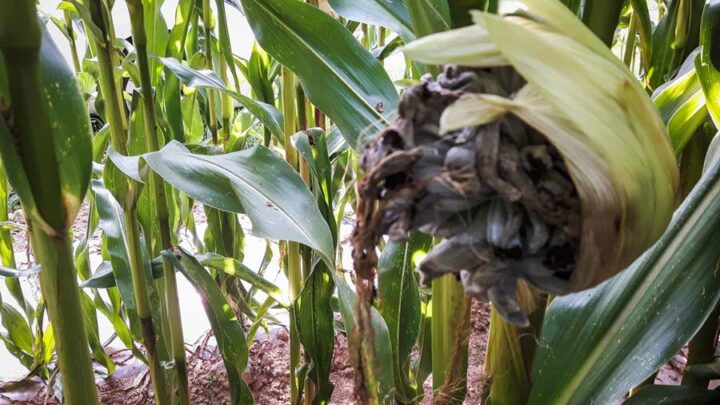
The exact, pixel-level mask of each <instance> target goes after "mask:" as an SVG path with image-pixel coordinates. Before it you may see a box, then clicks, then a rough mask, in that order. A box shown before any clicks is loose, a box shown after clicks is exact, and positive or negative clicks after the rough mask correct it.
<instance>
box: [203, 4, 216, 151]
mask: <svg viewBox="0 0 720 405" xmlns="http://www.w3.org/2000/svg"><path fill="white" fill-rule="evenodd" d="M202 10H203V28H204V29H205V58H206V59H207V60H206V62H205V63H206V65H205V67H206V68H207V69H208V70H212V71H214V70H215V68H214V64H215V63H214V62H213V53H212V48H213V45H212V31H213V30H212V9H211V8H210V0H203V1H202ZM215 96H216V92H215V91H214V90H210V89H207V98H208V115H209V118H208V126H209V127H210V134H211V135H212V140H213V144H215V145H217V144H218V133H217V113H216V112H215V109H216V106H215Z"/></svg>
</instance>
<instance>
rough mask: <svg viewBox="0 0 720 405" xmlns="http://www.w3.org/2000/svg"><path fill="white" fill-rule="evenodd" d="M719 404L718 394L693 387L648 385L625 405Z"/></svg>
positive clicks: (719, 394)
mask: <svg viewBox="0 0 720 405" xmlns="http://www.w3.org/2000/svg"><path fill="white" fill-rule="evenodd" d="M719 402H720V392H717V391H711V390H705V389H702V388H693V387H678V386H671V385H648V386H647V387H645V388H643V389H641V390H640V391H638V393H637V394H635V395H633V396H631V397H630V398H629V399H628V400H627V401H625V402H624V403H625V405H645V404H655V405H683V404H693V405H713V404H717V403H719Z"/></svg>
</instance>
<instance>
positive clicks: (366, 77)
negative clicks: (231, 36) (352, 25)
mask: <svg viewBox="0 0 720 405" xmlns="http://www.w3.org/2000/svg"><path fill="white" fill-rule="evenodd" d="M240 2H241V3H242V6H243V9H244V10H245V15H246V16H247V17H248V21H249V22H250V26H251V27H252V30H253V32H255V37H256V38H257V41H258V42H259V43H260V45H262V47H263V49H265V51H266V52H267V53H268V54H270V55H271V56H272V57H273V58H275V59H276V60H277V61H278V62H280V63H281V64H282V65H283V66H286V67H288V68H289V69H290V70H292V71H293V73H295V74H296V75H297V76H298V77H299V78H300V81H301V83H302V86H303V89H304V90H305V94H306V95H307V97H308V98H309V99H310V101H311V102H312V103H313V104H315V105H316V106H317V107H318V108H319V109H320V110H322V111H323V112H325V113H326V114H327V116H328V117H329V118H330V119H332V120H333V121H334V122H335V123H336V124H337V126H338V128H340V131H341V132H342V134H343V136H344V137H345V139H347V141H348V143H349V144H350V145H351V146H353V147H359V146H362V145H359V144H358V140H359V139H361V138H362V135H365V134H374V133H375V132H377V131H379V130H380V129H382V128H383V127H384V126H385V124H386V123H387V120H386V118H385V113H389V112H391V111H392V110H394V109H395V107H396V106H397V99H398V98H397V92H396V91H395V88H394V86H393V84H392V82H391V81H390V78H389V77H388V75H387V73H386V72H385V70H384V69H383V67H382V65H380V63H379V62H378V61H377V60H376V59H375V58H373V57H372V55H370V53H369V52H368V51H367V50H365V49H364V48H363V47H362V46H361V45H360V44H359V43H358V42H357V40H356V39H355V38H354V37H353V36H352V34H351V33H350V32H349V31H348V30H347V29H345V27H344V26H343V25H342V24H340V23H339V22H338V21H336V20H335V19H333V18H332V17H330V16H329V15H327V14H326V13H325V12H324V11H322V10H320V9H318V8H316V7H314V6H312V5H310V4H306V3H304V2H302V1H298V0H241V1H240Z"/></svg>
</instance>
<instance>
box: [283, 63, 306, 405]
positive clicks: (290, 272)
mask: <svg viewBox="0 0 720 405" xmlns="http://www.w3.org/2000/svg"><path fill="white" fill-rule="evenodd" d="M280 75H281V82H282V94H281V97H282V100H281V101H282V110H283V116H284V122H285V128H284V134H283V135H284V143H285V160H286V161H287V162H288V163H289V164H290V165H291V166H293V167H295V168H297V160H298V159H297V151H296V150H295V148H293V146H292V142H291V139H290V137H291V136H292V135H293V134H294V133H295V129H296V127H295V121H296V117H297V115H296V111H295V102H296V89H295V76H294V75H293V73H292V72H291V71H290V70H289V69H288V68H286V67H282V70H281V73H280ZM286 246H287V248H286V249H287V250H286V255H285V260H286V263H287V277H288V283H289V287H290V298H291V300H292V302H293V305H292V306H291V308H290V312H291V313H290V403H292V404H296V403H298V399H299V398H298V397H299V395H300V392H299V391H300V382H299V381H298V380H297V376H296V374H295V372H296V370H297V368H298V366H299V365H300V337H299V336H298V330H297V325H296V322H295V318H296V317H295V311H296V308H295V305H294V302H295V299H296V298H297V296H298V295H299V294H300V290H301V289H302V284H303V278H302V273H301V268H300V246H299V245H298V244H297V243H296V242H287V245H286Z"/></svg>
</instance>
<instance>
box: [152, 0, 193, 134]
mask: <svg viewBox="0 0 720 405" xmlns="http://www.w3.org/2000/svg"><path fill="white" fill-rule="evenodd" d="M193 3H194V1H192V0H180V1H178V5H177V9H176V10H175V24H174V25H173V27H172V30H170V35H169V37H168V41H167V49H166V50H165V56H167V57H170V58H176V59H180V58H182V52H183V44H184V43H185V38H186V36H187V32H188V28H189V26H190V19H191V18H190V17H191V15H193V12H194V9H193ZM168 71H169V69H168ZM158 87H159V92H160V93H161V95H162V104H163V107H164V110H165V115H166V118H167V121H168V126H169V127H170V133H171V134H172V138H173V139H175V140H176V141H178V142H181V143H185V131H184V129H183V119H184V117H185V113H184V112H183V111H182V109H181V108H182V107H181V100H180V81H179V79H178V78H177V76H175V75H171V74H167V75H165V81H164V83H163V84H162V85H160V86H158Z"/></svg>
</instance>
